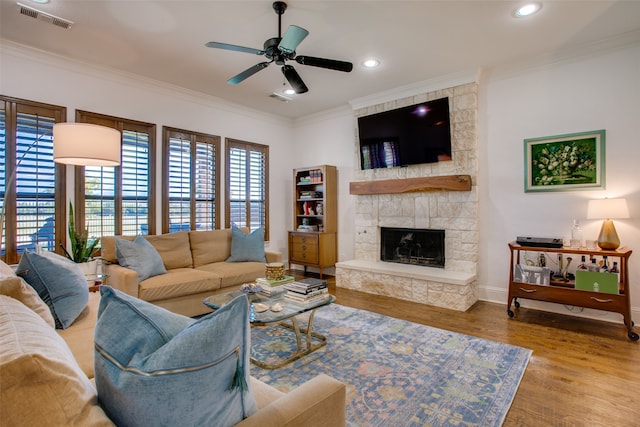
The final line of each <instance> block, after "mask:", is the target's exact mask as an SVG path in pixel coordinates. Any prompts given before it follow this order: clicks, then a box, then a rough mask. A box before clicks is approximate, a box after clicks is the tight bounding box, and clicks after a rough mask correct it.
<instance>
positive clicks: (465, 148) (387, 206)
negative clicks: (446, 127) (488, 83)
mask: <svg viewBox="0 0 640 427" xmlns="http://www.w3.org/2000/svg"><path fill="white" fill-rule="evenodd" d="M444 96H448V97H449V102H450V105H449V109H450V114H451V135H452V141H451V143H452V161H447V162H439V163H431V164H424V165H415V166H409V167H403V168H388V169H369V170H360V166H359V164H358V165H356V166H355V173H354V175H355V176H354V181H355V182H352V183H351V185H352V188H353V187H354V184H363V185H365V184H367V185H368V184H376V183H378V184H379V185H377V188H378V189H379V190H380V189H381V190H380V191H372V192H353V191H352V194H355V195H354V196H353V197H356V203H355V210H356V211H355V242H354V243H355V246H354V254H355V259H353V260H349V261H341V262H339V263H337V264H336V285H337V286H338V287H344V288H349V289H354V290H358V291H362V292H367V293H372V294H378V295H387V296H391V297H394V298H399V299H405V300H410V301H415V302H419V303H423V304H429V305H434V306H439V307H445V308H451V309H455V310H460V311H464V310H467V309H468V308H469V307H471V306H472V305H473V304H474V303H475V302H476V301H477V300H478V289H477V279H476V274H477V258H478V220H477V212H478V191H477V186H476V175H477V143H476V140H477V123H476V116H477V84H476V83H467V84H463V85H459V86H454V87H451V88H447V89H442V90H437V91H434V92H428V93H424V94H421V95H416V96H412V97H408V98H404V99H401V100H397V101H393V102H387V103H383V104H377V105H372V106H367V107H362V108H359V109H355V110H354V114H355V116H356V118H357V117H359V116H363V115H368V114H372V113H375V112H380V111H384V110H387V109H394V108H398V107H402V106H405V105H412V104H415V103H418V102H423V101H425V100H432V99H437V98H441V97H444ZM357 141H358V137H357V129H356V138H355V141H354V150H355V153H356V154H357V153H358V152H359V151H358V150H359V149H358V142H357ZM354 158H355V159H359V156H358V155H355V156H354ZM356 161H357V160H356ZM458 174H465V175H464V176H467V177H469V178H470V181H471V184H470V185H469V187H468V188H465V189H464V191H457V190H458V189H456V188H454V189H451V188H449V187H447V186H442V185H435V186H430V185H429V184H426V185H418V186H416V185H414V183H415V181H416V180H418V181H420V180H427V181H429V180H431V181H429V182H432V181H438V180H439V179H440V178H443V177H448V178H451V177H456V176H458ZM380 183H384V185H381V184H380ZM387 183H389V184H395V185H387ZM405 183H406V185H404V184H405ZM373 186H374V187H375V185H373ZM388 228H395V229H418V230H442V231H444V237H443V240H444V252H443V257H442V262H443V265H438V266H434V265H419V264H418V262H417V260H416V262H415V263H412V262H408V263H404V262H396V261H390V260H385V261H383V260H382V259H381V255H382V250H383V245H384V244H383V238H382V231H383V230H385V229H388ZM414 243H415V242H414ZM420 245H421V246H422V243H420ZM400 252H402V251H400ZM421 257H422V258H431V255H430V254H429V255H428V256H424V257H423V256H422V255H421ZM409 261H411V259H410V258H409Z"/></svg>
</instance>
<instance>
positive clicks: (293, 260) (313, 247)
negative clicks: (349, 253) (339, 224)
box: [289, 231, 336, 278]
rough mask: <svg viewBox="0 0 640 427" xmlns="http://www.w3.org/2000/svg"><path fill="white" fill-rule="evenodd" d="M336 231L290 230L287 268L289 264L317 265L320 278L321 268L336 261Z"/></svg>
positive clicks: (329, 265)
mask: <svg viewBox="0 0 640 427" xmlns="http://www.w3.org/2000/svg"><path fill="white" fill-rule="evenodd" d="M335 248H336V233H326V232H322V233H320V232H308V231H302V232H297V231H290V232H289V269H291V264H300V265H303V266H305V272H306V267H317V268H318V269H319V270H320V278H322V269H323V268H325V267H331V266H333V265H334V264H335V263H336V250H335Z"/></svg>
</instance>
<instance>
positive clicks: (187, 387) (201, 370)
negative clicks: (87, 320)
mask: <svg viewBox="0 0 640 427" xmlns="http://www.w3.org/2000/svg"><path fill="white" fill-rule="evenodd" d="M100 292H101V294H102V299H101V300H100V307H99V308H98V321H97V323H96V328H95V382H96V388H97V389H98V396H99V399H100V403H101V406H102V408H103V409H104V410H105V412H106V413H107V415H108V416H109V418H111V420H113V422H114V423H115V424H116V425H119V426H133V425H135V426H221V427H226V426H233V425H235V424H237V423H239V422H240V421H242V420H243V419H244V418H246V417H248V416H250V415H252V414H253V413H255V412H256V411H257V410H258V408H257V404H256V401H255V399H254V397H253V395H252V394H251V391H250V390H249V386H248V384H249V351H250V347H251V344H250V330H249V303H248V300H247V297H246V296H245V295H240V296H238V297H236V298H235V299H233V300H232V301H231V302H230V303H228V304H226V305H224V306H223V307H221V308H220V309H219V310H217V311H215V312H214V313H211V314H209V315H207V316H204V317H202V318H200V319H198V320H194V319H191V318H189V317H185V316H181V315H179V314H175V313H172V312H170V311H168V310H165V309H164V308H161V307H158V306H155V305H153V304H150V303H148V302H145V301H142V300H140V299H137V298H134V297H132V296H129V295H126V294H124V293H122V292H119V291H117V290H115V289H112V288H111V287H109V286H102V287H101V289H100Z"/></svg>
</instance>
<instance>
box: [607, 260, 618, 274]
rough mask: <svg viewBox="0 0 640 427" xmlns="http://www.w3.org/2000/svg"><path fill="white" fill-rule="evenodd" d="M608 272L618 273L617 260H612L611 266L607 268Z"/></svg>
mask: <svg viewBox="0 0 640 427" xmlns="http://www.w3.org/2000/svg"><path fill="white" fill-rule="evenodd" d="M609 273H620V270H618V262H617V261H613V267H611V269H610V270H609Z"/></svg>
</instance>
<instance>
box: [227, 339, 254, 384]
mask: <svg viewBox="0 0 640 427" xmlns="http://www.w3.org/2000/svg"><path fill="white" fill-rule="evenodd" d="M236 388H239V389H240V391H241V392H245V391H247V390H248V389H249V386H248V385H247V381H246V380H245V379H244V368H243V367H242V364H241V363H240V348H239V347H238V348H236V369H235V372H234V373H233V378H231V384H230V385H229V390H234V389H236Z"/></svg>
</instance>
